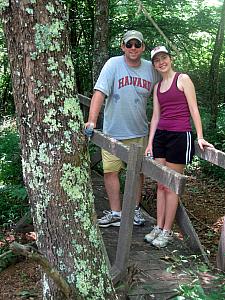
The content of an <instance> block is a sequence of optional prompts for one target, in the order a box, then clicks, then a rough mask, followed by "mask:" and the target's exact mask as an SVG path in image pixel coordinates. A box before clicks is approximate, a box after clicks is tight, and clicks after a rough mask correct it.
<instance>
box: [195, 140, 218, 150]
mask: <svg viewBox="0 0 225 300" xmlns="http://www.w3.org/2000/svg"><path fill="white" fill-rule="evenodd" d="M198 145H199V147H200V149H201V150H204V147H209V148H214V146H213V145H212V144H210V143H208V142H207V141H206V140H205V139H204V138H198Z"/></svg>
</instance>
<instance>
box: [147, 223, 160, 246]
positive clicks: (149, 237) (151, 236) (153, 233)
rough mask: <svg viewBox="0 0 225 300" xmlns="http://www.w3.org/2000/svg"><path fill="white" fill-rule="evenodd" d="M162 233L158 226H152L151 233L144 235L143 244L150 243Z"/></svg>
mask: <svg viewBox="0 0 225 300" xmlns="http://www.w3.org/2000/svg"><path fill="white" fill-rule="evenodd" d="M161 232H162V229H161V228H159V226H154V227H153V229H152V231H151V232H150V233H148V234H146V235H145V238H144V240H145V242H147V243H151V242H152V241H153V240H154V239H155V238H157V237H158V236H159V234H160V233H161Z"/></svg>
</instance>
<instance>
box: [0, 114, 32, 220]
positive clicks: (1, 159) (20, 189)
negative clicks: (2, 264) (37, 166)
mask: <svg viewBox="0 0 225 300" xmlns="http://www.w3.org/2000/svg"><path fill="white" fill-rule="evenodd" d="M27 209H28V199H27V192H26V190H25V188H24V186H23V178H22V164H21V150H20V144H19V135H18V132H17V128H16V122H15V121H14V120H13V119H11V118H7V119H6V118H5V120H4V121H3V122H2V124H1V125H0V225H3V224H11V223H14V222H15V221H16V220H18V219H19V218H20V217H21V216H22V215H23V214H24V212H25V211H27Z"/></svg>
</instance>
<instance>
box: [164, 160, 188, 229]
mask: <svg viewBox="0 0 225 300" xmlns="http://www.w3.org/2000/svg"><path fill="white" fill-rule="evenodd" d="M166 166H167V167H169V168H170V169H173V170H174V171H176V172H178V173H181V174H182V173H183V171H184V167H185V165H182V164H174V163H169V162H166ZM165 194H166V196H165V198H166V200H165V221H164V226H163V229H166V230H171V229H172V226H173V222H174V219H175V215H176V211H177V206H178V200H179V199H178V195H177V194H176V193H175V192H173V191H171V190H170V189H169V188H166V191H165Z"/></svg>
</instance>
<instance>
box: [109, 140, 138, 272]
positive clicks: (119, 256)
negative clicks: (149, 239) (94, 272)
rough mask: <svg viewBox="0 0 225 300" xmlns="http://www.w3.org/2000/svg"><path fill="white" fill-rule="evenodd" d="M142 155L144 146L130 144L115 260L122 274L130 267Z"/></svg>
mask: <svg viewBox="0 0 225 300" xmlns="http://www.w3.org/2000/svg"><path fill="white" fill-rule="evenodd" d="M142 157H143V154H142V147H141V146H140V145H138V144H132V145H130V149H129V158H128V164H127V175H126V182H125V189H124V195H123V206H122V216H121V222H120V230H119V237H118V244H117V251H116V260H115V266H116V268H117V269H119V270H121V273H122V274H124V273H125V272H126V270H127V267H128V260H129V254H130V245H131V240H132V232H133V221H134V210H135V205H136V201H137V198H138V194H139V191H140V183H141V181H140V179H141V177H140V170H141V162H142Z"/></svg>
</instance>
